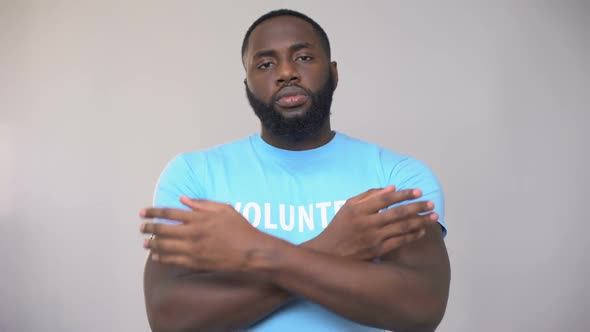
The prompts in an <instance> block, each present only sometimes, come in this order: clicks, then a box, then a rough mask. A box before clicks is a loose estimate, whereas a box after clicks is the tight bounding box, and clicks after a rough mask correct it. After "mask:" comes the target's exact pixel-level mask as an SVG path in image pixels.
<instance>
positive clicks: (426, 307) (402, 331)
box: [386, 296, 447, 332]
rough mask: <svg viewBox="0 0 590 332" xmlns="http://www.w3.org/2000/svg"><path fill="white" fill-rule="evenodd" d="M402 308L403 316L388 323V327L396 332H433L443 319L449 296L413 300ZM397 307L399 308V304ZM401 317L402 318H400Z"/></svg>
mask: <svg viewBox="0 0 590 332" xmlns="http://www.w3.org/2000/svg"><path fill="white" fill-rule="evenodd" d="M411 302H413V303H407V304H406V305H404V308H402V317H397V319H394V320H395V321H391V322H388V323H386V324H387V329H388V330H390V331H396V332H433V331H435V330H436V328H437V327H438V325H439V324H440V322H441V321H442V319H443V317H444V314H445V311H446V307H447V297H446V296H444V297H438V296H436V297H434V296H431V297H428V298H424V299H422V300H420V301H411ZM397 309H398V310H399V304H398V307H397ZM400 318H401V319H400Z"/></svg>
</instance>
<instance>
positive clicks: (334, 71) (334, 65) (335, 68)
mask: <svg viewBox="0 0 590 332" xmlns="http://www.w3.org/2000/svg"><path fill="white" fill-rule="evenodd" d="M330 67H331V68H332V77H333V78H334V88H336V87H337V86H338V63H337V62H336V61H332V62H331V63H330Z"/></svg>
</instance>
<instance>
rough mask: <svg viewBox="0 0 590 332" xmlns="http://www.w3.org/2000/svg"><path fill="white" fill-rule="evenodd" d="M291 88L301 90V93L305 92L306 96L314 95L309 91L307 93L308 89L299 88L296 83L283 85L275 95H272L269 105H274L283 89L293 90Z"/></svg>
mask: <svg viewBox="0 0 590 332" xmlns="http://www.w3.org/2000/svg"><path fill="white" fill-rule="evenodd" d="M293 87H295V88H298V89H300V90H302V91H303V92H305V95H307V96H313V95H314V94H313V93H312V92H311V91H309V90H308V89H306V88H304V87H302V86H300V85H299V84H296V83H285V84H283V85H281V87H280V88H279V89H278V90H277V91H276V92H275V93H273V94H272V96H271V105H272V104H274V103H275V102H276V101H277V100H278V99H279V98H280V95H281V92H282V91H283V90H284V89H285V88H293Z"/></svg>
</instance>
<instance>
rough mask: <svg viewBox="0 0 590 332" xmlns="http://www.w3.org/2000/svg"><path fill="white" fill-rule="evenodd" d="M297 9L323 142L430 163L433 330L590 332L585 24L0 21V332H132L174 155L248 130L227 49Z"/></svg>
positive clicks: (417, 9)
mask: <svg viewBox="0 0 590 332" xmlns="http://www.w3.org/2000/svg"><path fill="white" fill-rule="evenodd" d="M277 7H290V8H294V9H299V10H302V11H304V12H306V13H308V14H309V15H311V16H312V17H314V18H315V19H317V20H318V21H319V22H320V23H321V24H322V25H323V26H324V28H325V29H326V30H327V32H328V34H329V35H330V37H331V41H332V43H333V48H334V57H335V59H337V60H338V61H339V69H340V85H339V87H338V90H337V92H336V96H335V103H334V107H333V124H334V127H335V128H336V129H338V130H340V131H343V132H346V133H348V134H349V135H353V136H357V137H359V138H363V139H367V140H370V141H374V142H378V143H380V144H382V145H384V146H386V147H389V148H391V149H394V150H397V151H399V152H403V153H408V154H411V155H414V156H415V157H418V158H420V159H422V160H424V161H426V162H427V163H428V164H429V165H430V166H431V167H432V168H433V169H434V170H435V172H436V173H437V174H438V175H439V177H440V179H441V181H442V183H443V185H444V188H445V192H446V198H447V211H448V213H447V222H448V225H449V236H448V237H447V239H446V241H447V245H448V249H449V253H450V257H451V262H452V268H453V280H452V286H451V296H450V299H449V306H448V310H447V315H446V317H445V320H444V322H443V323H442V325H441V327H440V329H439V330H440V331H498V330H499V331H539V332H541V331H554V330H564V331H566V330H567V331H582V330H584V326H586V328H587V327H588V326H590V318H589V315H588V310H589V309H588V308H589V307H590V287H588V286H589V281H588V280H590V275H589V270H590V266H589V260H588V258H587V257H586V252H588V250H589V249H590V245H589V241H588V237H587V234H588V227H587V223H588V212H587V211H586V204H588V202H587V199H588V197H589V196H590V195H589V194H590V192H589V189H588V188H589V185H590V183H589V176H588V174H587V172H586V169H587V168H588V162H589V161H590V160H589V157H588V150H589V149H588V148H587V147H586V145H587V143H588V141H589V135H588V134H587V133H586V127H587V126H588V124H589V123H590V121H589V120H590V119H589V118H590V116H589V113H590V110H589V109H588V108H589V106H588V105H589V102H590V100H589V97H588V95H590V60H589V59H590V33H589V31H590V5H589V2H582V1H577V2H576V1H559V0H555V1H486V2H484V1H452V2H444V3H443V2H442V1H403V2H402V1H395V2H387V1H372V2H360V1H355V2H352V1H350V2H338V4H337V3H336V2H323V3H321V4H320V3H318V1H310V0H305V1H304V0H301V1H281V2H278V1H256V2H253V1H247V2H246V1H234V2H228V1H217V2H215V3H214V2H210V3H209V4H206V5H205V4H202V3H201V2H197V1H192V2H191V1H85V2H81V1H42V0H39V1H2V2H0V156H1V162H0V234H1V236H0V253H1V255H2V260H1V262H0V266H1V274H0V331H72V332H74V331H146V330H147V329H148V326H147V323H146V319H145V314H144V306H143V297H142V296H143V295H142V285H141V275H142V266H143V262H144V258H145V253H144V251H143V249H142V248H141V236H140V234H139V232H138V225H139V218H138V217H137V211H138V210H139V209H140V208H141V207H144V206H146V205H148V204H150V201H151V195H152V190H153V187H154V185H155V182H156V179H157V176H158V174H159V172H160V170H161V169H162V167H163V166H164V165H165V163H166V162H167V161H168V160H169V159H170V158H171V157H172V156H173V155H175V154H176V153H178V152H181V151H189V150H194V149H200V148H204V147H208V146H211V145H215V144H219V143H222V142H225V141H228V140H231V139H237V138H240V137H242V136H244V135H247V134H250V133H252V132H254V131H256V130H258V123H257V120H256V118H255V117H254V116H253V114H252V112H251V110H250V108H249V106H248V104H247V101H246V98H245V96H244V91H243V84H242V79H243V77H244V73H243V70H242V67H241V63H240V57H239V46H240V43H241V38H242V36H243V33H244V32H245V30H246V28H247V27H248V26H249V24H250V23H251V21H253V20H254V19H255V18H256V17H258V15H260V14H262V13H264V12H266V11H268V10H270V9H274V8H277Z"/></svg>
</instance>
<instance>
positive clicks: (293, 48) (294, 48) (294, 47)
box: [253, 42, 313, 59]
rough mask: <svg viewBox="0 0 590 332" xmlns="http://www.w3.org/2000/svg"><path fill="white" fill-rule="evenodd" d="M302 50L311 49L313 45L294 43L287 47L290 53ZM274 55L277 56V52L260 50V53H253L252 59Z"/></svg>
mask: <svg viewBox="0 0 590 332" xmlns="http://www.w3.org/2000/svg"><path fill="white" fill-rule="evenodd" d="M304 48H313V44H312V43H308V42H299V43H295V44H293V45H291V46H289V50H290V51H291V52H297V51H299V50H302V49H304ZM276 54H277V52H276V51H275V50H261V51H258V52H256V53H254V57H253V58H254V59H258V58H263V57H267V56H274V55H276Z"/></svg>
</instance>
